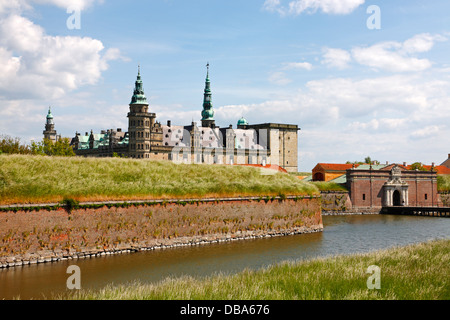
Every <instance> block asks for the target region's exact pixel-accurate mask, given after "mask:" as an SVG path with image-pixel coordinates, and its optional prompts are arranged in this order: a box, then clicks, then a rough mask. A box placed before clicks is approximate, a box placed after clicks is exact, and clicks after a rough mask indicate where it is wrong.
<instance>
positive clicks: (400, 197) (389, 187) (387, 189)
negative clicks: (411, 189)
mask: <svg viewBox="0 0 450 320" xmlns="http://www.w3.org/2000/svg"><path fill="white" fill-rule="evenodd" d="M401 176H402V171H401V169H400V167H398V166H395V167H394V168H392V170H391V178H390V180H389V181H388V182H386V183H385V184H384V186H383V190H384V192H383V193H384V206H386V207H392V206H395V207H399V206H407V205H408V184H407V183H406V182H405V181H403V180H402V179H401Z"/></svg>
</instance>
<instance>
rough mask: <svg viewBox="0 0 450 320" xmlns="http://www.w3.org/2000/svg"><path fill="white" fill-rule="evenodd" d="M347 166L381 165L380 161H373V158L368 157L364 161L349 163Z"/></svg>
mask: <svg viewBox="0 0 450 320" xmlns="http://www.w3.org/2000/svg"><path fill="white" fill-rule="evenodd" d="M346 164H360V165H361V164H373V165H378V164H380V161H378V160H372V158H371V157H366V158H364V161H353V162H351V161H347V162H346Z"/></svg>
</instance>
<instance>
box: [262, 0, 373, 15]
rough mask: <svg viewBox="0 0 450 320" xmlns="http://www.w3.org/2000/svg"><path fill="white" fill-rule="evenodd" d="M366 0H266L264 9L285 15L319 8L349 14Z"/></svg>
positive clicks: (311, 11)
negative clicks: (284, 2)
mask: <svg viewBox="0 0 450 320" xmlns="http://www.w3.org/2000/svg"><path fill="white" fill-rule="evenodd" d="M364 2H365V0H293V1H290V2H289V3H288V5H287V6H284V5H282V4H281V1H280V0H266V1H265V2H264V4H263V9H264V10H267V11H270V12H277V13H279V14H280V15H281V16H284V15H300V14H302V13H304V12H306V13H315V12H317V11H318V10H320V11H322V12H324V13H326V14H349V13H351V12H353V11H354V10H355V9H356V8H358V7H359V6H361V5H362V4H364Z"/></svg>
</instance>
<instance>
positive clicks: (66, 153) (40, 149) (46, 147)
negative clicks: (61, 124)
mask: <svg viewBox="0 0 450 320" xmlns="http://www.w3.org/2000/svg"><path fill="white" fill-rule="evenodd" d="M31 152H32V154H34V155H41V156H45V155H46V156H63V157H73V156H75V152H74V151H73V149H72V147H71V146H70V141H69V139H68V138H62V139H60V140H58V141H56V142H53V141H51V140H49V139H43V140H42V141H41V142H37V143H36V142H32V143H31Z"/></svg>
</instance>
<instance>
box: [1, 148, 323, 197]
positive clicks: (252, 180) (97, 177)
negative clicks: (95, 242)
mask: <svg viewBox="0 0 450 320" xmlns="http://www.w3.org/2000/svg"><path fill="white" fill-rule="evenodd" d="M316 193H318V189H317V188H316V187H315V186H313V185H311V184H308V183H306V182H303V181H301V180H300V179H298V178H296V177H294V176H291V175H289V174H284V173H276V174H273V175H264V174H261V170H260V169H258V168H253V167H243V166H226V165H196V164H192V165H187V164H174V163H172V162H170V161H143V160H133V159H120V158H102V159H98V158H80V157H71V158H67V157H44V156H30V155H0V204H14V203H45V202H59V201H62V200H63V199H64V198H71V199H75V200H78V201H106V200H134V199H136V200H138V199H139V200H141V199H165V198H196V197H228V196H260V195H278V194H285V195H303V194H316Z"/></svg>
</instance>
